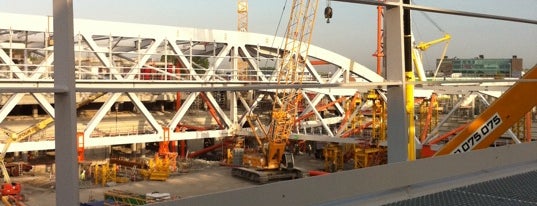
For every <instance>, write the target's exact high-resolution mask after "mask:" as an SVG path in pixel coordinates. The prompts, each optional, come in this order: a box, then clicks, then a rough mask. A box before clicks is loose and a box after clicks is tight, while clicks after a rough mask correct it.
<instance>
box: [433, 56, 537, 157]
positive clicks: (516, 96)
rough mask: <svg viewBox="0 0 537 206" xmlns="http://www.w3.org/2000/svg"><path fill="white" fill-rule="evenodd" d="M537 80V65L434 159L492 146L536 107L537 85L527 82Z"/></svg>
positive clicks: (447, 144)
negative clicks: (536, 90) (535, 91)
mask: <svg viewBox="0 0 537 206" xmlns="http://www.w3.org/2000/svg"><path fill="white" fill-rule="evenodd" d="M535 79H537V65H535V66H534V67H533V68H532V69H531V70H530V71H528V72H527V73H526V74H525V75H524V76H523V77H522V78H521V80H522V81H519V82H516V83H515V84H513V86H511V88H509V89H508V90H507V91H505V92H504V93H503V95H502V96H500V98H498V99H497V100H496V101H494V102H493V103H492V104H491V105H490V106H489V107H488V108H487V109H486V110H485V111H484V112H483V113H481V114H480V115H479V116H478V117H477V118H476V119H474V120H473V121H471V122H470V123H469V124H468V125H467V126H466V127H465V128H464V129H463V130H462V131H461V132H460V133H458V134H457V135H456V136H455V137H453V138H452V139H451V140H450V141H449V142H447V143H446V144H445V145H444V146H443V147H442V148H441V149H440V150H438V151H437V152H436V153H435V155H446V154H457V153H463V152H468V151H470V150H476V149H483V148H487V147H489V146H490V145H492V144H493V143H494V141H496V140H497V139H498V138H499V137H500V136H501V135H502V134H503V133H505V132H506V131H507V129H509V128H511V127H512V126H513V125H514V124H516V123H517V122H518V121H519V120H520V119H521V118H522V117H524V116H525V115H526V113H527V112H528V111H530V110H531V109H532V108H533V107H535V106H536V105H537V95H532V94H533V92H534V90H535V88H536V87H537V82H535V81H528V80H535ZM524 80H526V81H524Z"/></svg>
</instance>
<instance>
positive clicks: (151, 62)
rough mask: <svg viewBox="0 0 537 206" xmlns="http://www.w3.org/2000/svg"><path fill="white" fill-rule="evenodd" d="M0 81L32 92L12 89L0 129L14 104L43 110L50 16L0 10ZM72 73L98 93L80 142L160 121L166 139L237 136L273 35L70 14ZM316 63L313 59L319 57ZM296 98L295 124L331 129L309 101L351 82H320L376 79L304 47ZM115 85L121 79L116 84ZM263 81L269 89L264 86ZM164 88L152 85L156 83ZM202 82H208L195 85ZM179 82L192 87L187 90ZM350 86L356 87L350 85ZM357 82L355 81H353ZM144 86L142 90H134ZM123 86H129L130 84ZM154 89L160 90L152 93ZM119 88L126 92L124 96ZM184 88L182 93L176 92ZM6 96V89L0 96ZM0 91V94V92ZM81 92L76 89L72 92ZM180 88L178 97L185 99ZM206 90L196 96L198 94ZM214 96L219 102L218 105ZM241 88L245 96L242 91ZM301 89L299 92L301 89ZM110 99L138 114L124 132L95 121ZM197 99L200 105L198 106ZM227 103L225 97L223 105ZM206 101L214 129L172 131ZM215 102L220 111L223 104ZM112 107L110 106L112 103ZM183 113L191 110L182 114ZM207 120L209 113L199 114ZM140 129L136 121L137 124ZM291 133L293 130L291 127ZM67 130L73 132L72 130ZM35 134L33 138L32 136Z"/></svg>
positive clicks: (271, 60)
mask: <svg viewBox="0 0 537 206" xmlns="http://www.w3.org/2000/svg"><path fill="white" fill-rule="evenodd" d="M0 19H3V20H2V21H0V48H1V49H0V88H2V90H4V91H6V90H10V89H12V88H17V87H21V85H23V87H25V88H27V89H29V90H30V91H32V89H33V90H34V91H36V92H32V93H31V94H32V95H33V96H34V97H35V100H33V101H34V102H32V101H28V100H25V99H24V98H23V97H24V96H25V93H17V92H13V93H12V94H9V95H10V96H9V97H8V98H9V100H7V102H5V103H4V104H3V105H2V108H1V109H0V127H2V122H4V120H5V119H6V118H7V116H8V114H10V113H11V112H12V111H13V109H14V108H15V107H16V106H17V105H20V104H39V105H41V107H42V108H43V109H44V110H45V112H46V113H48V114H54V108H53V107H52V104H53V99H52V98H50V97H49V96H47V95H45V94H47V92H38V91H39V90H38V89H45V90H46V89H50V90H49V93H50V92H51V91H52V86H50V85H51V84H50V82H51V78H53V76H54V69H53V64H54V63H53V61H52V60H53V56H54V53H53V50H52V46H53V42H52V41H50V40H51V38H50V37H51V36H52V35H53V33H51V32H50V31H52V28H51V27H52V25H51V24H50V22H51V20H50V17H46V16H34V15H21V14H10V13H0ZM74 26H75V34H76V35H75V38H74V39H73V41H74V42H75V48H74V50H75V63H76V66H75V68H74V69H75V71H76V75H77V76H76V78H77V88H78V89H79V90H84V91H93V92H106V93H107V94H106V95H104V96H103V97H101V98H100V99H99V101H100V102H102V103H103V104H102V106H100V108H99V109H98V110H97V111H96V112H95V114H94V115H93V116H92V117H91V119H90V120H88V121H86V122H82V121H81V122H80V123H79V130H81V131H83V133H84V137H85V146H86V147H92V146H102V145H117V144H129V143H143V142H157V141H161V140H162V136H163V129H162V128H163V127H168V128H170V131H172V132H171V134H170V138H169V139H170V140H186V139H198V138H219V137H225V136H231V135H237V134H244V133H247V132H248V129H242V127H243V125H244V124H245V121H246V120H245V115H247V114H248V113H252V112H253V113H255V112H256V111H262V110H263V109H262V108H259V105H260V104H262V102H261V101H262V100H264V99H267V98H269V99H277V98H275V97H276V96H275V95H273V92H274V88H275V84H276V82H277V81H276V79H277V74H276V72H277V71H278V69H279V68H277V66H276V65H279V64H278V63H277V62H278V61H279V57H280V56H281V53H282V51H281V49H280V48H279V46H274V45H281V44H282V41H283V39H282V38H279V37H276V38H275V37H273V36H269V35H263V34H256V33H248V32H238V31H224V30H209V29H196V28H182V27H171V26H159V25H146V24H133V23H118V22H106V21H94V20H83V19H75V21H74ZM238 60H243V61H244V62H246V63H247V64H248V68H247V70H246V73H239V72H238V71H239V70H238V69H237V68H238V66H237V65H238ZM319 62H321V64H319ZM306 63H307V72H305V73H304V74H303V75H306V78H305V82H304V84H305V85H309V86H306V88H305V92H304V93H303V94H302V95H303V96H304V97H305V99H307V101H306V105H307V106H306V107H305V108H304V110H303V112H302V115H304V114H306V113H308V112H311V111H314V113H315V116H316V118H315V119H316V120H313V121H309V122H307V123H304V124H302V125H300V126H299V127H307V128H321V130H324V131H325V132H324V133H323V135H328V136H330V137H334V133H335V131H334V130H332V129H331V128H332V127H333V126H331V125H333V124H337V123H338V122H339V121H341V119H342V117H341V115H339V116H338V115H336V116H332V117H326V118H323V117H322V115H320V114H319V112H317V111H316V109H315V108H316V106H317V105H318V104H319V103H320V102H321V101H323V99H328V101H336V99H338V97H339V96H352V95H354V93H355V92H356V91H357V89H356V88H340V89H336V88H330V89H329V90H327V89H326V88H323V87H325V86H323V85H328V84H338V83H349V82H384V79H383V78H382V77H381V76H379V75H377V74H376V73H374V72H373V71H372V70H370V69H368V68H366V67H364V66H363V65H361V64H359V63H357V62H354V61H353V60H351V59H349V58H346V57H344V56H341V55H339V54H336V53H334V52H331V51H328V50H325V49H322V48H320V47H316V46H314V45H312V46H310V50H309V58H308V59H306ZM119 85H121V86H119ZM125 85H127V87H128V86H130V87H131V89H138V90H139V91H140V92H130V91H125V92H118V91H117V89H114V87H117V88H123V87H126V86H125ZM256 85H268V86H267V87H266V88H263V89H256V91H250V92H246V91H231V90H232V89H230V88H231V87H241V86H242V87H248V86H256ZM270 85H273V86H274V87H272V88H271V86H270ZM164 87H165V88H166V89H162V90H159V88H164ZM204 87H209V88H207V90H204ZM186 88H190V89H192V88H196V89H197V90H191V91H187V89H186ZM358 89H360V88H358ZM362 89H363V88H362ZM144 90H146V91H144ZM172 90H175V91H177V92H181V93H182V94H183V95H182V96H181V98H180V99H181V100H182V105H181V106H180V107H179V108H176V110H175V111H174V112H173V113H172V114H171V115H168V116H166V117H161V116H159V117H156V116H155V112H154V111H151V110H152V109H151V108H148V106H147V104H148V103H151V102H154V101H167V102H172V101H176V100H177V98H178V96H179V95H175V94H174V93H173V92H171V91H172ZM131 91H132V90H131ZM159 91H160V92H159ZM122 94H126V97H127V98H122V97H124V96H123V95H122ZM185 94H186V95H185ZM2 95H4V96H5V95H8V94H2ZM2 95H0V96H2ZM85 96H88V95H87V93H85V92H80V94H78V98H80V99H81V100H82V99H84V97H85ZM185 96H186V98H185ZM201 96H203V97H204V98H206V101H204V102H202V103H201V104H200V103H199V102H197V101H198V100H199V99H200V97H201ZM222 96H225V97H226V98H227V101H225V102H224V105H222V101H220V100H219V98H221V97H222ZM247 96H249V97H247ZM308 96H309V97H308ZM118 102H130V103H131V104H132V105H133V106H132V107H133V110H136V112H138V113H139V114H140V115H139V117H138V120H139V122H141V123H139V124H140V125H141V126H140V125H139V127H141V128H143V129H142V130H146V131H145V132H140V131H136V132H133V133H132V134H129V135H124V134H111V133H106V132H103V129H99V125H101V124H105V122H106V121H105V118H106V116H107V115H109V113H110V112H111V111H113V107H114V106H116V107H117V104H118ZM203 103H204V104H203ZM225 104H228V105H225ZM200 105H202V106H203V107H206V108H208V109H207V110H209V109H212V111H214V113H213V114H212V115H213V116H212V118H213V119H212V120H211V121H210V122H213V123H212V124H213V125H214V121H215V120H214V119H216V122H219V125H217V126H218V127H217V128H216V129H208V130H204V131H178V130H176V128H178V126H179V125H181V124H182V122H183V121H186V120H185V119H187V118H191V117H189V113H191V112H192V111H191V110H192V107H196V106H200ZM334 107H335V108H336V110H337V111H338V112H336V113H337V114H343V113H344V108H343V106H342V104H340V103H336V104H335V105H334ZM225 109H229V112H226V110H225ZM116 112H117V110H116ZM190 115H191V114H190ZM209 119H211V118H209ZM146 127H147V128H148V129H145V128H146ZM297 131H301V129H300V128H297ZM73 138H74V137H73ZM34 139H35V138H34ZM53 147H54V143H53V138H45V139H40V140H34V141H26V142H19V143H13V144H12V146H11V148H10V151H30V150H46V149H54V148H53Z"/></svg>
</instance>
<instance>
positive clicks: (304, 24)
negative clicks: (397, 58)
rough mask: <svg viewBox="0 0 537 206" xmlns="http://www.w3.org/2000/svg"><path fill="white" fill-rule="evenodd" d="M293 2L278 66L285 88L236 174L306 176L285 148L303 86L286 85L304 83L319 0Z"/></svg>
mask: <svg viewBox="0 0 537 206" xmlns="http://www.w3.org/2000/svg"><path fill="white" fill-rule="evenodd" d="M291 6H292V7H291V14H290V17H289V23H288V24H287V30H286V35H285V42H284V46H285V48H284V49H283V50H282V51H283V54H282V59H281V61H280V64H279V68H277V69H278V79H277V81H278V85H279V86H282V87H280V88H283V89H277V91H276V93H275V94H274V100H275V102H274V104H273V109H272V121H271V123H270V127H269V130H268V131H267V133H266V134H265V137H264V138H263V139H261V138H258V137H256V138H257V141H258V142H259V143H258V145H257V151H254V152H251V153H247V152H245V153H244V154H243V159H242V160H243V161H242V165H243V166H244V167H235V168H233V169H232V174H233V175H234V176H238V177H243V178H248V179H251V180H254V181H257V182H260V183H266V182H268V181H270V180H272V179H288V178H299V177H302V176H303V173H302V170H300V169H298V168H295V167H294V158H293V156H292V154H291V153H287V152H285V148H286V144H287V140H288V139H289V137H290V135H291V129H292V127H293V126H294V125H295V120H296V116H297V114H298V109H299V107H298V105H299V103H300V102H301V98H302V91H301V89H299V88H285V87H287V86H291V85H300V84H302V79H303V76H304V70H305V68H306V61H307V58H308V50H309V46H310V42H311V35H312V32H313V26H314V23H315V18H316V15H317V6H318V0H311V1H310V0H293V2H292V3H291ZM250 126H252V125H250Z"/></svg>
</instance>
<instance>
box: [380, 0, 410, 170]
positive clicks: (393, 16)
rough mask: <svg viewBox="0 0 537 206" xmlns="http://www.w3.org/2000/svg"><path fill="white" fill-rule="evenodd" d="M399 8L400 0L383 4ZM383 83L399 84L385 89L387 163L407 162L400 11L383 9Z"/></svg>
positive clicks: (406, 125) (388, 8)
mask: <svg viewBox="0 0 537 206" xmlns="http://www.w3.org/2000/svg"><path fill="white" fill-rule="evenodd" d="M387 2H391V3H398V4H401V3H402V0H387ZM384 20H385V21H384V22H385V24H386V30H385V34H386V39H385V40H386V41H385V42H386V50H385V54H386V69H385V71H386V79H387V80H388V81H400V82H402V83H403V84H401V85H395V86H388V89H387V91H388V93H387V98H388V103H387V107H388V116H389V118H388V125H390V126H389V127H388V133H387V134H388V163H396V162H403V161H407V160H408V135H407V134H408V118H407V117H406V107H405V90H406V85H405V84H404V83H405V69H404V68H405V67H404V51H403V7H402V6H401V5H399V6H389V7H387V8H386V13H385V18H384Z"/></svg>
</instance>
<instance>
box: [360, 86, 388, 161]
mask: <svg viewBox="0 0 537 206" xmlns="http://www.w3.org/2000/svg"><path fill="white" fill-rule="evenodd" d="M367 101H368V102H371V114H370V115H371V137H370V139H369V141H368V142H365V143H361V144H355V145H354V148H353V149H354V151H353V153H354V157H353V158H354V168H364V167H369V166H372V165H378V164H383V163H385V161H386V148H385V146H382V145H380V143H382V142H385V141H386V123H387V122H386V116H387V115H386V102H385V101H384V100H383V99H382V98H381V96H380V95H379V93H378V91H376V90H370V91H369V93H368V94H367Z"/></svg>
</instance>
